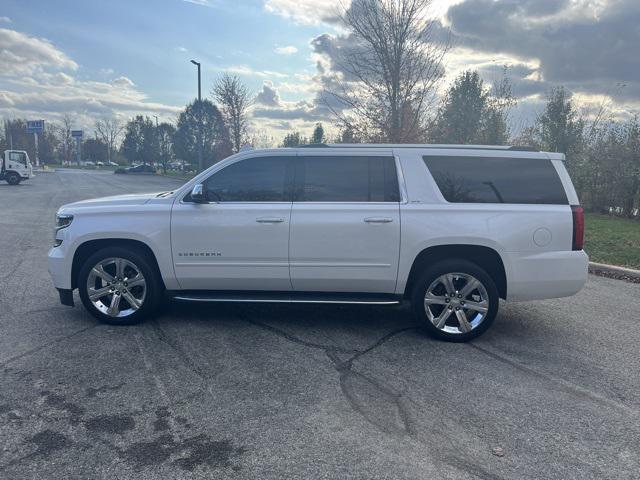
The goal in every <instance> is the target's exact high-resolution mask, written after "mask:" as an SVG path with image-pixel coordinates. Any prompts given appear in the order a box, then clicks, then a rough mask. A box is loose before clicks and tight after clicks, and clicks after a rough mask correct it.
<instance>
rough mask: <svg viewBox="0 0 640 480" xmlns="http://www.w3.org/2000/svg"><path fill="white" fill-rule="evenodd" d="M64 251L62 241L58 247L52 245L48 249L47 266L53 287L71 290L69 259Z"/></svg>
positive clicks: (64, 247) (64, 246)
mask: <svg viewBox="0 0 640 480" xmlns="http://www.w3.org/2000/svg"><path fill="white" fill-rule="evenodd" d="M66 253H67V252H66V245H65V242H64V241H63V242H62V245H60V246H59V247H53V248H52V249H51V250H49V256H48V258H47V267H48V270H49V275H51V279H52V280H53V286H54V287H56V288H57V289H63V290H71V261H70V259H69V256H68V255H67V254H66Z"/></svg>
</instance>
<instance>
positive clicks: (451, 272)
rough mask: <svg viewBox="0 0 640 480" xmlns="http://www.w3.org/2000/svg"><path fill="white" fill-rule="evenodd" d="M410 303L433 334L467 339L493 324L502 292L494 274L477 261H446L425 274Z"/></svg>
mask: <svg viewBox="0 0 640 480" xmlns="http://www.w3.org/2000/svg"><path fill="white" fill-rule="evenodd" d="M411 303H412V306H413V309H414V312H415V314H416V315H417V317H418V318H419V319H420V320H421V321H423V322H424V325H425V327H426V329H427V332H428V333H429V334H430V335H432V336H433V337H435V338H438V339H441V340H446V341H449V342H466V341H468V340H471V339H473V338H476V337H478V336H480V335H482V334H483V333H484V332H485V331H486V330H487V329H488V328H489V327H490V326H491V324H492V323H493V321H494V319H495V317H496V314H497V313H498V305H499V293H498V289H497V287H496V285H495V282H494V281H493V279H492V278H491V276H490V275H489V274H488V273H487V272H486V271H485V270H483V269H482V268H480V267H479V266H478V265H476V264H475V263H472V262H469V261H466V260H445V261H442V262H439V263H437V264H435V265H433V266H431V267H429V268H427V269H426V270H425V271H424V272H423V273H422V275H421V276H420V278H419V280H418V281H417V282H416V284H415V287H414V289H413V293H412V297H411Z"/></svg>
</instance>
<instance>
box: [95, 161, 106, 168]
mask: <svg viewBox="0 0 640 480" xmlns="http://www.w3.org/2000/svg"><path fill="white" fill-rule="evenodd" d="M96 165H97V166H98V167H104V162H96Z"/></svg>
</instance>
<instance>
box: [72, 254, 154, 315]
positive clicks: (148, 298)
mask: <svg viewBox="0 0 640 480" xmlns="http://www.w3.org/2000/svg"><path fill="white" fill-rule="evenodd" d="M78 291H79V293H80V298H81V300H82V303H83V304H84V306H85V308H86V309H87V310H89V312H90V313H91V314H92V315H93V316H94V317H96V318H97V319H98V320H100V321H102V322H104V323H108V324H111V325H132V324H135V323H139V322H141V321H142V320H144V319H145V318H147V317H149V316H151V315H153V313H155V311H156V309H157V307H158V304H159V302H160V299H161V293H162V286H161V282H160V280H159V277H158V273H157V269H156V268H154V266H153V264H152V262H151V261H150V259H149V257H148V255H146V254H145V253H144V252H142V251H139V250H135V249H127V248H122V247H109V248H103V249H102V250H99V251H97V252H96V253H94V254H93V255H91V256H90V257H89V258H88V259H87V260H86V261H85V262H84V264H83V266H82V268H81V269H80V275H79V276H78Z"/></svg>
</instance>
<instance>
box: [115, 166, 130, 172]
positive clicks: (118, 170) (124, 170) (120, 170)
mask: <svg viewBox="0 0 640 480" xmlns="http://www.w3.org/2000/svg"><path fill="white" fill-rule="evenodd" d="M113 173H127V170H126V169H124V168H122V167H120V168H116V169H115V170H114V171H113Z"/></svg>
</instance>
